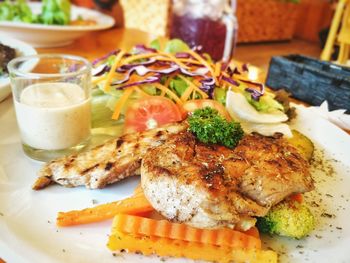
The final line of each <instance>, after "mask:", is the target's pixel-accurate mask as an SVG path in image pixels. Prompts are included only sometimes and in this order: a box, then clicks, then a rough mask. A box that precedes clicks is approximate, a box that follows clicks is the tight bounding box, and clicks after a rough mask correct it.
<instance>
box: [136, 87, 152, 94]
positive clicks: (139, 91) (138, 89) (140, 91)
mask: <svg viewBox="0 0 350 263" xmlns="http://www.w3.org/2000/svg"><path fill="white" fill-rule="evenodd" d="M134 90H135V91H137V92H138V93H140V94H141V96H143V97H148V96H151V95H149V94H147V93H146V92H144V91H143V90H142V89H141V88H140V87H139V86H134Z"/></svg>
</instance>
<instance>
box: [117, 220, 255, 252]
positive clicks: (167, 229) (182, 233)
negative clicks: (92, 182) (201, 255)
mask: <svg viewBox="0 0 350 263" xmlns="http://www.w3.org/2000/svg"><path fill="white" fill-rule="evenodd" d="M112 232H122V233H127V234H131V235H134V236H139V235H141V236H151V237H161V238H168V239H176V240H183V241H189V242H196V243H203V244H210V245H216V246H227V247H231V248H244V249H260V248H261V240H260V239H258V238H256V237H253V236H250V235H247V234H244V233H242V232H239V231H236V230H232V229H229V228H220V229H199V228H194V227H190V226H187V225H185V224H178V223H172V222H169V221H167V220H155V219H151V218H144V217H140V216H134V215H126V214H117V215H116V216H115V217H114V220H113V226H112Z"/></svg>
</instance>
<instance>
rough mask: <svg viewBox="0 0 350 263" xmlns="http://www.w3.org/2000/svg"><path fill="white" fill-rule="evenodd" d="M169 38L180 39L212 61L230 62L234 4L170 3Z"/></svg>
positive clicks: (227, 0)
mask: <svg viewBox="0 0 350 263" xmlns="http://www.w3.org/2000/svg"><path fill="white" fill-rule="evenodd" d="M172 2H173V8H172V9H173V10H172V16H171V29H170V37H171V38H180V39H182V40H183V41H185V42H186V43H187V44H188V45H189V46H190V47H191V48H194V47H196V48H199V49H200V51H202V52H205V53H208V54H209V55H210V56H211V57H212V58H213V59H214V60H216V61H218V60H222V61H225V62H227V61H229V60H230V59H231V56H232V54H233V51H234V47H235V42H236V33H237V28H238V25H237V20H236V17H235V9H236V0H172Z"/></svg>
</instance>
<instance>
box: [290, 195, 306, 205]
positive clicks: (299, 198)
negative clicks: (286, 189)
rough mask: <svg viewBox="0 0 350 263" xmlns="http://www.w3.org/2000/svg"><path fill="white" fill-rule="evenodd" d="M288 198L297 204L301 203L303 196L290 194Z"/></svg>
mask: <svg viewBox="0 0 350 263" xmlns="http://www.w3.org/2000/svg"><path fill="white" fill-rule="evenodd" d="M289 198H290V199H292V200H294V201H297V202H299V203H302V202H303V194H301V193H297V194H292V195H291V196H290V197H289Z"/></svg>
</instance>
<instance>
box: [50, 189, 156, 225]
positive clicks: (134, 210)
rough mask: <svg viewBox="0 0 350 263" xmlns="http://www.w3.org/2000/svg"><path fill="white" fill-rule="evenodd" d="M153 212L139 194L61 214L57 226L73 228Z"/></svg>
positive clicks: (144, 198) (143, 197)
mask: <svg viewBox="0 0 350 263" xmlns="http://www.w3.org/2000/svg"><path fill="white" fill-rule="evenodd" d="M150 211H153V207H152V206H151V204H150V203H149V202H148V200H147V199H146V197H145V196H144V195H143V194H138V195H136V196H132V197H129V198H126V199H123V200H120V201H116V202H112V203H108V204H103V205H98V206H95V207H92V208H86V209H83V210H73V211H69V212H59V213H58V215H57V221H56V224H57V225H58V226H73V225H81V224H89V223H95V222H100V221H104V220H108V219H111V218H113V217H114V216H115V215H116V214H118V213H126V214H135V215H136V214H142V213H145V212H150Z"/></svg>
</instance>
